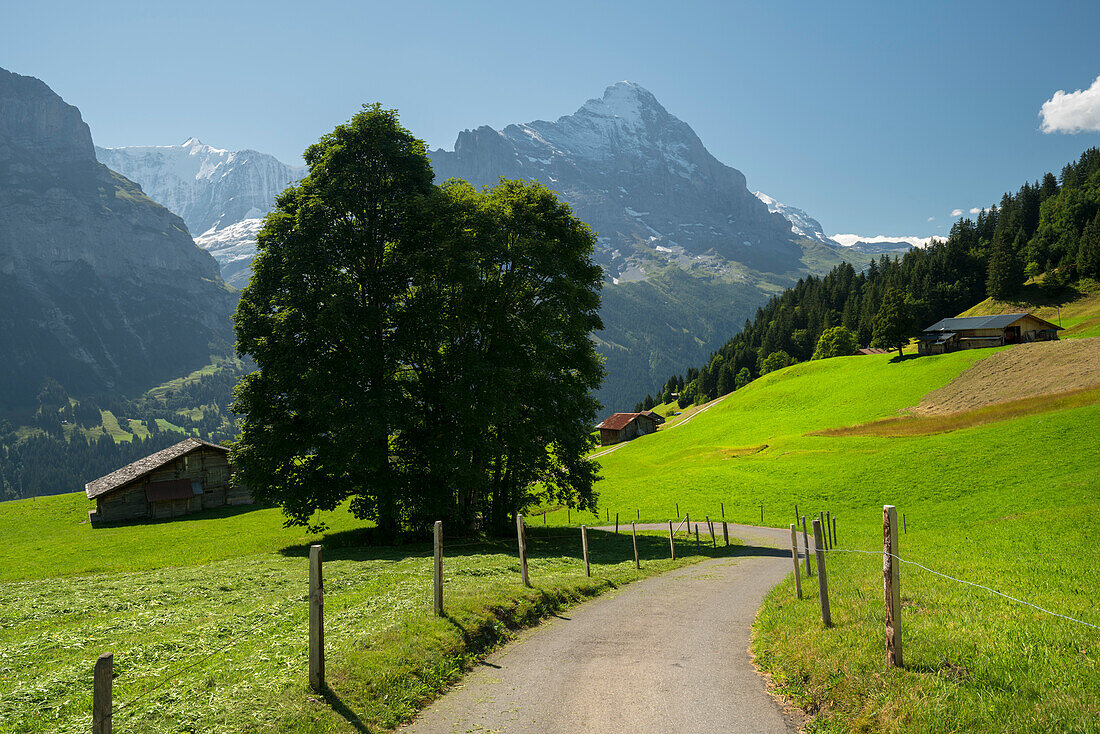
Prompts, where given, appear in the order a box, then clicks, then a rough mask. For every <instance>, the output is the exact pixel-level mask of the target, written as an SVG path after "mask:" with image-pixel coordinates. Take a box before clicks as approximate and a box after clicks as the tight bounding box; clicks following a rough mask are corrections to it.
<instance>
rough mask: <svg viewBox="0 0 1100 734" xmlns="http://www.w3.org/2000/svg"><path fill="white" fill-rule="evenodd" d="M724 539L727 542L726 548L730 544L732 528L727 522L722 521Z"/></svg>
mask: <svg viewBox="0 0 1100 734" xmlns="http://www.w3.org/2000/svg"><path fill="white" fill-rule="evenodd" d="M722 538H723V540H725V541H726V547H727V548H728V547H729V544H730V526H729V525H727V524H726V521H725V520H723V521H722Z"/></svg>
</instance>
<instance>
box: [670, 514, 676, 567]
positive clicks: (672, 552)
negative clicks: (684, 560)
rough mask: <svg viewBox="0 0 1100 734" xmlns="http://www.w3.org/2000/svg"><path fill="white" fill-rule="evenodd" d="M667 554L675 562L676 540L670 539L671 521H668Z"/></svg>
mask: <svg viewBox="0 0 1100 734" xmlns="http://www.w3.org/2000/svg"><path fill="white" fill-rule="evenodd" d="M668 552H669V555H670V556H672V560H674V561H675V560H676V540H675V539H674V538H673V537H672V520H669V521H668Z"/></svg>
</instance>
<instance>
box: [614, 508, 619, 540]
mask: <svg viewBox="0 0 1100 734" xmlns="http://www.w3.org/2000/svg"><path fill="white" fill-rule="evenodd" d="M618 534H619V513H617V512H616V513H615V535H618Z"/></svg>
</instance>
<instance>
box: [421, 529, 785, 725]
mask: <svg viewBox="0 0 1100 734" xmlns="http://www.w3.org/2000/svg"><path fill="white" fill-rule="evenodd" d="M667 527H668V526H667V525H640V526H639V529H642V528H645V529H651V530H661V529H667ZM730 532H731V534H735V535H736V536H737V537H738V538H740V539H741V540H742V542H744V543H745V544H746V547H745V549H744V553H743V554H741V555H739V556H736V557H732V558H716V559H712V560H708V561H704V562H702V563H699V564H696V565H693V566H689V567H686V568H681V569H678V570H675V571H671V572H669V573H666V574H662V575H660V576H655V577H652V578H648V579H644V580H642V581H637V582H635V583H632V584H629V585H627V586H624V587H623V588H621V589H619V590H617V591H613V592H611V593H609V594H606V595H604V596H602V597H599V598H598V599H595V600H593V601H589V602H586V603H584V604H582V605H580V606H577V607H575V608H573V609H572V610H570V611H569V612H567V613H566V614H565V615H564V616H558V617H555V618H552V619H551V620H549V621H547V622H545V623H543V624H542V625H540V626H538V627H536V628H534V629H531V630H528V631H527V632H525V633H523V634H521V635H520V636H519V638H518V639H517V640H516V641H515V642H512V643H510V644H508V645H507V646H505V647H504V648H502V649H501V650H499V651H497V652H496V653H494V654H492V655H490V656H489V657H488V658H486V660H485V661H484V663H483V664H482V665H480V666H479V667H478V668H476V669H475V670H473V671H471V672H470V673H469V674H468V675H467V676H466V677H465V678H464V679H463V681H462V683H461V684H460V685H459V686H458V687H457V688H456V689H455V690H453V691H451V692H450V693H448V694H447V695H445V696H443V697H442V698H440V699H439V700H437V701H436V702H435V703H433V704H432V705H431V706H429V707H428V708H427V709H425V710H424V711H423V712H422V713H421V714H420V715H419V717H418V718H417V719H416V720H415V721H413V722H412V723H411V724H409V725H408V726H406V727H404V728H402V729H400V730H399V731H401V732H406V733H407V734H414V733H415V734H452V733H457V734H472V733H488V732H507V733H508V734H525V733H527V732H530V733H531V734H535V733H537V734H576V733H577V732H594V733H602V732H608V733H610V732H631V733H634V732H638V733H641V732H654V734H658V733H659V734H670V733H671V732H683V731H704V730H709V729H713V730H721V731H724V732H752V733H753V734H767V733H768V732H777V733H782V734H787V733H789V732H796V731H797V730H798V729H797V726H796V725H795V723H794V722H793V721H792V720H791V718H790V717H789V716H788V715H787V714H786V713H785V712H784V711H783V709H782V708H781V707H780V705H779V704H778V703H777V702H776V701H775V700H774V699H773V698H772V697H771V696H770V695H769V694H768V692H767V690H766V688H765V684H764V680H763V679H762V678H761V677H760V676H759V675H758V674H757V673H756V670H755V669H754V668H753V666H752V663H751V661H750V658H749V650H748V648H749V635H750V627H751V625H752V621H753V618H754V616H755V614H756V610H757V608H758V607H759V606H760V603H761V601H762V600H763V598H764V595H765V594H766V593H767V592H768V590H769V589H771V588H772V587H773V586H774V585H775V584H777V583H778V582H779V581H781V580H782V579H783V578H784V576H785V575H786V574H787V573H789V572H790V571H791V570H792V566H791V554H790V550H789V548H790V533H789V531H785V530H777V529H774V528H757V527H753V526H748V525H732V526H730ZM784 546H786V548H787V549H786V550H780V549H782V548H783V547H784Z"/></svg>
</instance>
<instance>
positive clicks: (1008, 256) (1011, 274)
mask: <svg viewBox="0 0 1100 734" xmlns="http://www.w3.org/2000/svg"><path fill="white" fill-rule="evenodd" d="M1022 238H1023V233H1022V232H1021V233H1017V235H1016V241H1017V242H1021V241H1022ZM985 282H986V295H987V296H988V297H990V298H995V299H997V300H998V301H1007V300H1008V299H1009V298H1011V297H1012V296H1013V295H1015V293H1016V291H1017V290H1018V289H1019V288H1020V286H1021V285H1023V282H1024V269H1023V266H1022V265H1021V264H1020V257H1019V256H1018V255H1017V253H1016V252H1015V248H1014V247H1013V246H1012V245H1010V244H1009V242H1008V235H1007V234H1006V233H1005V232H998V233H997V236H995V237H994V238H993V245H992V248H991V249H990V252H989V265H988V267H987V270H986V281H985Z"/></svg>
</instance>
